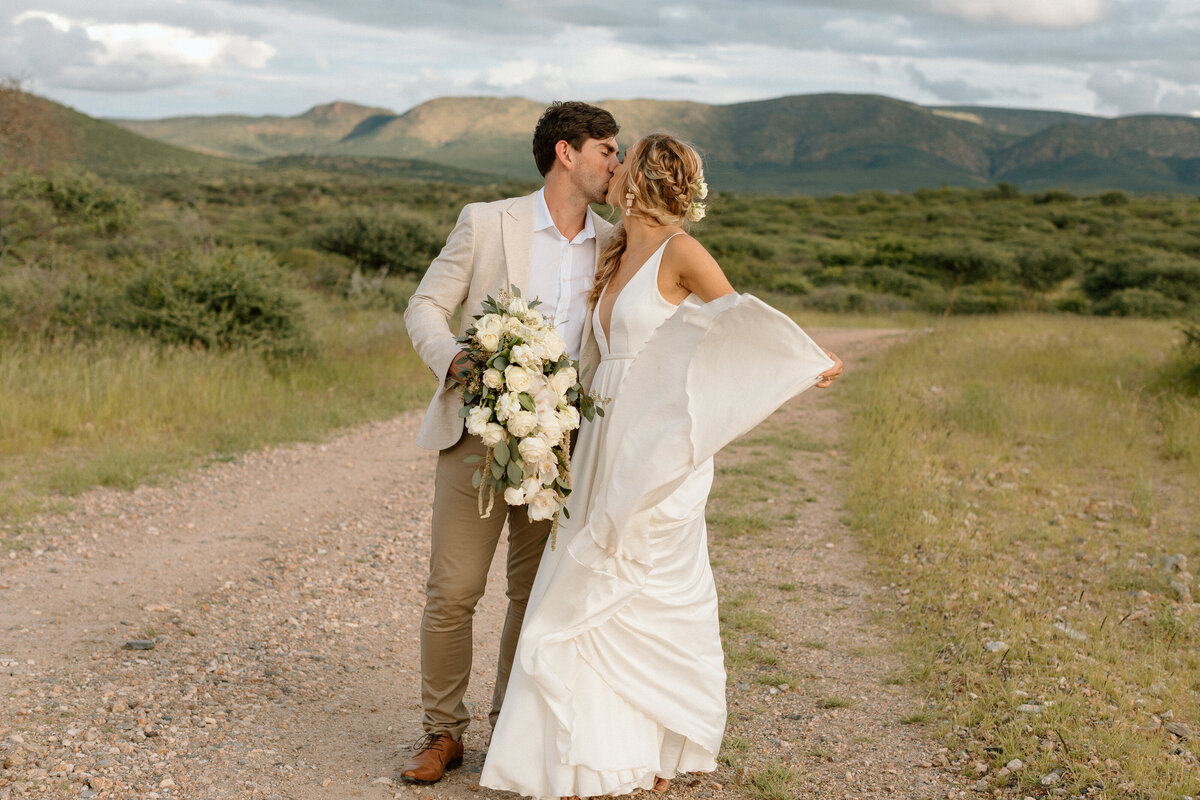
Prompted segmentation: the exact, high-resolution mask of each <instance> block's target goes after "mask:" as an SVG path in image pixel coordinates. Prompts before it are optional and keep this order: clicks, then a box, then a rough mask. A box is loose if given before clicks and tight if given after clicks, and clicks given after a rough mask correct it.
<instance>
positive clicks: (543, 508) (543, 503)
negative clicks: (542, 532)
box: [525, 489, 559, 522]
mask: <svg viewBox="0 0 1200 800" xmlns="http://www.w3.org/2000/svg"><path fill="white" fill-rule="evenodd" d="M525 503H526V505H527V506H528V507H529V519H531V520H533V521H534V522H537V521H538V520H543V519H550V518H552V517H553V516H554V515H555V514H557V513H558V509H559V505H558V495H556V494H555V493H554V492H552V491H550V490H549V489H542V490H541V491H540V492H537V493H536V494H534V496H533V497H528V498H526V500H525Z"/></svg>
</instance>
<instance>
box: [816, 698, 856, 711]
mask: <svg viewBox="0 0 1200 800" xmlns="http://www.w3.org/2000/svg"><path fill="white" fill-rule="evenodd" d="M852 705H854V701H853V700H851V699H849V698H848V697H841V696H840V695H833V696H830V697H822V698H821V699H820V700H818V701H817V708H826V709H828V708H849V707H850V706H852Z"/></svg>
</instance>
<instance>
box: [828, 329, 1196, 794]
mask: <svg viewBox="0 0 1200 800" xmlns="http://www.w3.org/2000/svg"><path fill="white" fill-rule="evenodd" d="M1177 340H1178V331H1177V328H1176V326H1175V325H1173V324H1170V323H1166V322H1148V321H1131V320H1101V319H1081V318H1063V317H1059V318H1054V317H1012V318H1004V319H987V320H983V319H980V320H972V321H965V322H959V323H953V324H948V325H939V326H938V327H937V329H935V330H933V331H932V332H930V333H929V334H928V335H925V336H921V337H916V338H914V339H912V340H910V341H907V342H905V343H902V344H899V345H897V346H896V347H895V348H894V349H893V350H892V351H891V352H890V353H889V355H888V357H887V358H886V359H885V360H883V361H881V362H878V363H877V364H876V366H874V367H873V368H871V369H870V370H869V372H867V373H864V374H862V378H863V380H860V381H855V382H854V383H853V384H852V385H850V384H848V385H847V387H846V389H847V393H848V400H849V401H850V403H851V404H852V405H853V406H854V410H853V412H852V413H851V415H850V419H851V420H852V431H851V439H852V468H853V471H854V475H853V478H852V482H851V485H850V506H851V509H852V511H853V515H854V522H855V524H856V526H857V527H859V528H860V529H861V530H862V531H863V535H864V538H865V541H866V543H867V545H868V547H869V549H870V550H871V552H872V556H873V559H874V561H875V565H874V566H875V568H876V569H877V571H878V573H879V577H880V580H881V581H883V582H886V583H895V584H896V586H897V587H898V588H900V589H908V590H909V592H910V593H909V594H908V595H907V601H908V602H907V603H906V604H904V605H902V606H900V607H899V608H898V612H899V613H898V618H899V619H898V622H899V626H900V630H899V635H900V639H901V642H902V645H903V647H904V648H905V649H906V651H907V653H908V656H909V662H910V665H911V672H912V674H913V675H914V678H915V680H916V681H917V682H918V685H920V686H922V687H923V689H924V691H925V692H927V693H928V696H929V698H930V701H931V702H930V706H929V708H928V711H927V713H928V714H929V719H930V720H931V721H934V720H936V721H938V722H940V723H941V724H943V725H946V726H953V727H961V728H965V729H966V730H968V731H969V732H970V739H969V741H968V743H967V749H968V751H969V752H970V754H971V755H972V757H973V758H975V759H979V760H984V761H988V762H989V763H993V764H1003V763H1006V762H1007V761H1008V760H1010V759H1012V758H1020V759H1021V760H1022V761H1025V762H1026V764H1027V765H1028V766H1027V767H1026V770H1025V771H1024V772H1023V773H1022V775H1025V776H1038V775H1043V774H1045V773H1047V772H1049V771H1050V770H1051V769H1054V768H1063V769H1064V770H1065V772H1064V779H1063V781H1064V782H1063V784H1062V786H1063V788H1065V789H1067V790H1068V792H1070V793H1077V792H1082V791H1083V790H1084V788H1085V787H1086V786H1088V785H1089V784H1092V783H1093V782H1099V783H1100V784H1102V785H1104V786H1105V787H1106V789H1107V790H1108V791H1110V792H1111V794H1110V795H1109V796H1113V797H1118V796H1121V797H1124V796H1132V795H1130V794H1129V793H1128V792H1126V790H1125V789H1122V788H1121V787H1136V788H1137V789H1138V790H1139V791H1141V792H1144V795H1143V796H1147V797H1149V796H1153V797H1177V796H1181V795H1184V794H1188V795H1194V794H1196V793H1197V792H1198V791H1200V776H1198V775H1197V773H1196V771H1195V767H1194V766H1193V765H1189V764H1188V763H1187V762H1185V761H1184V760H1181V759H1180V758H1178V757H1177V756H1176V755H1175V754H1174V752H1173V750H1174V749H1175V748H1176V747H1177V745H1175V744H1172V743H1171V742H1170V741H1169V739H1168V737H1167V736H1166V735H1165V734H1164V733H1163V732H1162V731H1161V730H1159V731H1157V732H1152V733H1148V732H1147V730H1146V726H1147V725H1148V724H1149V725H1153V720H1154V715H1155V714H1159V713H1162V712H1165V711H1166V710H1168V709H1170V710H1171V711H1172V713H1173V716H1174V719H1175V720H1176V721H1182V722H1183V723H1184V724H1187V725H1191V726H1194V725H1195V724H1196V721H1197V720H1200V699H1198V696H1197V694H1196V691H1195V690H1196V687H1197V686H1200V657H1198V656H1197V645H1198V644H1200V615H1198V613H1197V610H1196V607H1195V606H1194V605H1193V604H1192V603H1184V602H1180V601H1179V598H1178V596H1177V594H1176V592H1175V590H1174V589H1172V587H1171V585H1170V584H1171V581H1173V580H1174V581H1179V580H1183V581H1184V582H1190V583H1191V586H1192V588H1193V589H1195V588H1196V586H1195V581H1194V578H1190V576H1189V575H1181V574H1180V573H1179V572H1178V571H1174V572H1170V571H1166V570H1165V569H1164V565H1165V564H1166V561H1165V559H1167V558H1168V557H1172V556H1174V555H1176V554H1182V555H1183V556H1185V557H1186V559H1187V562H1188V564H1189V565H1195V564H1196V563H1198V562H1197V559H1198V558H1200V544H1198V543H1200V527H1198V525H1200V523H1198V522H1197V521H1198V520H1200V496H1198V495H1197V492H1196V491H1195V487H1196V486H1200V446H1198V445H1197V443H1196V440H1197V436H1196V434H1195V431H1197V430H1200V402H1198V401H1197V400H1196V399H1195V398H1189V397H1186V396H1182V395H1179V394H1177V393H1175V392H1172V391H1170V390H1168V389H1165V388H1163V387H1162V386H1161V385H1160V383H1159V375H1160V373H1161V371H1162V370H1163V369H1164V365H1165V364H1167V363H1168V362H1169V360H1170V359H1171V357H1172V353H1173V352H1174V351H1175V350H1176V348H1177V346H1178V341H1177ZM1191 568H1194V566H1192V567H1191ZM989 641H1003V642H1005V643H1006V644H1007V645H1008V649H1007V650H1006V651H997V652H991V651H989V650H988V649H986V648H985V647H984V644H985V643H987V642H989ZM1043 701H1044V702H1043ZM1022 704H1026V705H1029V704H1033V705H1035V706H1036V707H1037V708H1040V709H1041V710H1040V713H1029V712H1026V711H1021V710H1018V706H1020V705H1022ZM1062 742H1065V743H1066V747H1065V748H1064V747H1063V745H1062ZM1027 779H1028V778H1027V777H1026V778H1024V779H1023V780H1027ZM993 780H994V779H993ZM1006 782H1012V783H1013V785H1014V786H1016V785H1018V784H1019V783H1020V780H1019V779H1017V778H1012V779H1005V780H1003V781H1000V782H999V783H998V784H996V785H997V786H1000V787H1002V788H1003V787H1005V786H1006V785H1007V783H1006ZM1130 791H1131V790H1130Z"/></svg>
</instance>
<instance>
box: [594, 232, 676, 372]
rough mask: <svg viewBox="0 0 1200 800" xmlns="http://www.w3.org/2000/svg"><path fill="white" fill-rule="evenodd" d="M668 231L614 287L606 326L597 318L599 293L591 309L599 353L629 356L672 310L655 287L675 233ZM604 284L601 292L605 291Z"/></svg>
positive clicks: (638, 348)
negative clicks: (625, 281)
mask: <svg viewBox="0 0 1200 800" xmlns="http://www.w3.org/2000/svg"><path fill="white" fill-rule="evenodd" d="M678 235H679V234H678V233H674V234H671V235H670V236H668V237H667V238H666V239H664V240H663V243H662V244H660V245H659V246H658V249H657V250H655V251H654V252H653V253H651V254H650V257H649V258H648V259H646V261H645V262H644V263H643V264H642V265H641V266H640V267H638V269H637V272H635V273H634V274H633V277H632V278H630V279H629V281H628V282H627V283H626V284H625V285H624V286H622V287H621V288H620V290H618V291H617V294H616V297H614V298H613V301H612V306H611V308H610V309H609V318H608V326H607V327H605V325H604V324H603V322H602V321H601V319H600V306H601V303H603V301H604V296H603V295H602V296H601V298H600V301H599V302H597V303H596V307H595V309H593V311H592V314H593V316H592V328H593V329H594V330H595V331H596V340H597V342H598V343H599V344H600V354H601V356H603V357H606V358H608V357H614V356H617V355H627V356H632V355H634V354H635V353H637V351H638V350H641V349H642V347H643V346H644V345H645V344H646V341H647V340H649V338H650V334H651V333H653V332H654V329H655V328H657V327H658V326H659V325H661V324H662V323H663V322H664V321H665V320H666V319H667V318H668V317H670V316H671V314H673V313H674V312H675V308H676V306H675V305H674V304H673V303H669V302H667V300H666V298H664V297H663V296H662V293H661V292H660V291H659V290H658V270H659V267H660V266H662V259H663V253H665V252H666V249H667V242H669V241H671V240H672V239H674V238H675V237H676V236H678ZM607 291H608V290H607V288H606V289H605V292H606V293H607Z"/></svg>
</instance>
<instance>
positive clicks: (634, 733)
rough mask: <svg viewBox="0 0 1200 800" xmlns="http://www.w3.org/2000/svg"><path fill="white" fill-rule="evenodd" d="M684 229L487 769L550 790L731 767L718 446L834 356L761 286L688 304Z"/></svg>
mask: <svg viewBox="0 0 1200 800" xmlns="http://www.w3.org/2000/svg"><path fill="white" fill-rule="evenodd" d="M665 247H666V242H664V243H663V245H662V246H661V247H659V249H658V250H657V251H656V252H655V253H654V255H652V256H651V257H650V259H649V260H648V261H647V262H646V263H645V264H644V265H643V266H642V267H641V269H639V270H638V272H637V273H636V274H635V275H634V276H633V278H632V279H631V280H630V281H629V283H628V284H627V285H626V286H625V287H624V288H623V289H622V290H621V291H620V293H619V294H618V296H617V298H616V300H615V303H614V305H613V309H612V319H611V323H610V329H609V335H607V336H606V335H605V332H604V329H603V327H602V326H601V324H600V320H599V315H598V313H596V312H593V318H592V328H593V330H594V331H595V332H596V336H597V340H598V343H599V345H600V352H601V362H600V366H599V368H598V369H597V371H596V375H595V377H594V379H593V381H592V391H593V392H595V393H597V394H598V395H600V396H601V397H608V398H612V402H611V403H609V404H608V405H607V406H606V416H605V417H597V418H596V420H595V421H594V422H591V423H584V425H583V428H582V429H581V431H580V434H579V439H578V442H577V444H576V447H575V451H574V454H573V457H572V469H571V472H572V486H573V491H572V492H571V495H570V498H569V501H568V509H569V511H570V514H571V516H570V519H563V520H562V522H561V524H560V527H559V531H558V538H557V546H556V547H555V548H554V549H551V548H550V546H549V544H548V545H547V547H546V551H545V554H544V555H543V560H542V562H541V565H540V566H539V568H538V574H537V579H536V580H535V582H534V585H533V590H532V593H531V595H530V598H529V605H528V607H527V609H526V613H525V622H524V626H523V628H522V631H521V639H520V643H519V644H518V647H517V655H516V659H515V661H514V664H513V669H512V675H511V677H510V679H509V684H508V690H507V694H506V696H505V700H504V704H503V707H502V709H501V712H500V718H499V720H498V722H497V724H496V729H495V731H494V733H493V735H492V741H491V745H490V748H489V751H488V755H487V760H486V762H485V763H484V767H483V774H482V776H481V778H480V783H481V784H483V785H484V786H488V787H491V788H495V789H505V790H508V791H513V792H518V793H520V794H522V795H527V796H531V797H537V798H558V797H564V796H569V795H578V796H580V797H591V796H597V795H604V794H610V795H617V794H625V793H628V792H632V791H634V790H635V789H639V788H641V789H648V788H651V787H652V786H653V785H654V779H655V777H656V776H661V777H664V778H670V777H673V776H675V775H677V774H680V773H684V772H704V771H710V770H713V769H714V768H715V766H716V756H717V752H718V751H719V750H720V746H721V738H722V735H723V732H724V728H725V669H724V664H723V655H722V652H721V639H720V633H719V630H718V624H717V592H716V585H715V584H714V582H713V576H712V570H711V568H710V567H709V563H708V547H707V534H706V530H705V524H704V507H705V503H706V501H707V499H708V491H709V488H710V487H711V485H712V478H713V465H712V455H713V453H715V452H716V451H717V450H719V449H720V448H721V447H722V446H724V445H725V444H726V443H728V442H729V441H730V440H732V439H733V438H735V437H736V436H739V435H740V434H742V433H744V432H745V431H747V430H749V429H750V428H752V427H753V426H754V425H757V424H758V422H760V421H761V420H762V419H764V418H765V417H766V416H767V415H768V414H770V413H771V412H772V411H774V410H775V409H776V408H778V407H779V406H780V405H782V403H784V402H786V400H787V399H788V398H790V397H791V396H793V395H795V394H797V393H798V392H800V391H803V390H804V389H807V388H808V387H810V386H812V385H813V383H815V382H816V380H817V376H818V375H819V374H820V373H821V372H822V371H824V370H825V369H828V368H829V367H830V366H832V361H830V359H829V358H828V357H827V356H826V355H825V353H824V352H823V351H822V350H821V349H820V348H818V347H817V346H816V345H815V344H813V343H812V340H811V339H809V338H808V337H807V336H806V335H805V334H804V332H803V331H801V330H800V329H799V328H798V327H796V325H795V323H793V322H792V321H791V320H790V319H788V318H787V317H785V316H784V315H782V314H780V313H779V312H777V311H775V310H773V309H771V308H770V307H768V306H766V305H765V304H763V303H762V302H760V301H758V300H757V299H755V298H753V297H751V296H749V295H727V296H726V297H722V298H719V299H718V300H714V301H713V302H711V303H708V304H700V303H698V302H696V299H695V297H694V296H693V297H689V298H688V300H686V301H685V302H684V303H683V304H682V305H681V306H679V307H678V308H677V307H676V306H673V305H672V304H670V303H668V302H667V301H666V300H665V299H664V298H663V297H662V295H661V294H660V293H659V291H658V267H659V264H660V262H661V260H662V254H663V251H664V249H665Z"/></svg>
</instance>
